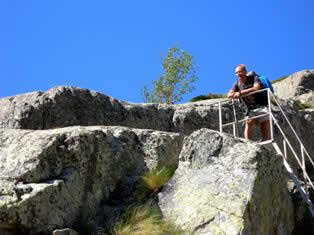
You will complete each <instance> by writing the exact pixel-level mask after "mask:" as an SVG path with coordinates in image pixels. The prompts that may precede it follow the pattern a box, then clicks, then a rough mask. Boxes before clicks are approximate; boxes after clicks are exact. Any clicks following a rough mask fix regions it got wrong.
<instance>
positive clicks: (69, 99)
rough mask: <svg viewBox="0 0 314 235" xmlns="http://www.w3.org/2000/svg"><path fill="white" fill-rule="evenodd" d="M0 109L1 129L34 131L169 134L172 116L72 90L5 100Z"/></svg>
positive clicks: (155, 108) (149, 106)
mask: <svg viewBox="0 0 314 235" xmlns="http://www.w3.org/2000/svg"><path fill="white" fill-rule="evenodd" d="M0 106H1V110H0V127H1V128H17V129H33V130H40V129H51V128H58V127H66V126H75V125H80V126H92V125H102V126H118V125H119V126H129V127H134V128H143V129H157V130H169V129H170V125H171V117H172V116H171V112H173V110H172V109H171V108H169V107H170V106H169V105H159V104H130V103H127V102H123V101H119V100H117V99H114V98H112V97H110V96H106V95H103V94H101V93H98V92H95V91H90V90H87V89H81V88H77V87H71V86H67V87H63V86H59V87H54V88H51V89H50V90H48V91H47V92H31V93H26V94H22V95H17V96H12V97H7V98H2V99H0ZM152 127H154V128H152Z"/></svg>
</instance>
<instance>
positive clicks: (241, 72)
mask: <svg viewBox="0 0 314 235" xmlns="http://www.w3.org/2000/svg"><path fill="white" fill-rule="evenodd" d="M235 75H236V76H237V77H238V78H242V79H243V78H245V77H246V69H245V68H243V67H238V68H236V69H235Z"/></svg>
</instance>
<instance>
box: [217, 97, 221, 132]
mask: <svg viewBox="0 0 314 235" xmlns="http://www.w3.org/2000/svg"><path fill="white" fill-rule="evenodd" d="M218 106H219V131H220V133H222V114H221V102H220V101H219V103H218Z"/></svg>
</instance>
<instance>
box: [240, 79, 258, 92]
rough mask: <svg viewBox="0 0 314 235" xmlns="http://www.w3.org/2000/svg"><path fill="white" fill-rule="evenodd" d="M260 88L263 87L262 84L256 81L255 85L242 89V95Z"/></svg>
mask: <svg viewBox="0 0 314 235" xmlns="http://www.w3.org/2000/svg"><path fill="white" fill-rule="evenodd" d="M260 89H261V84H260V83H259V82H255V83H254V85H253V87H251V88H248V89H245V90H242V91H241V95H246V94H249V93H251V92H254V91H258V90H260Z"/></svg>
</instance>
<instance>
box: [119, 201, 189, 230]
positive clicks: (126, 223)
mask: <svg viewBox="0 0 314 235" xmlns="http://www.w3.org/2000/svg"><path fill="white" fill-rule="evenodd" d="M148 234H150V235H183V234H184V232H183V230H181V229H179V228H178V227H176V226H175V225H173V224H172V223H170V222H167V221H165V220H163V219H162V217H161V214H160V212H159V211H158V210H157V208H154V207H147V206H146V207H145V206H133V207H131V208H129V209H128V210H127V211H126V213H125V214H124V216H123V217H122V219H121V221H119V222H118V223H117V224H116V225H115V226H114V229H113V235H148Z"/></svg>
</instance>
